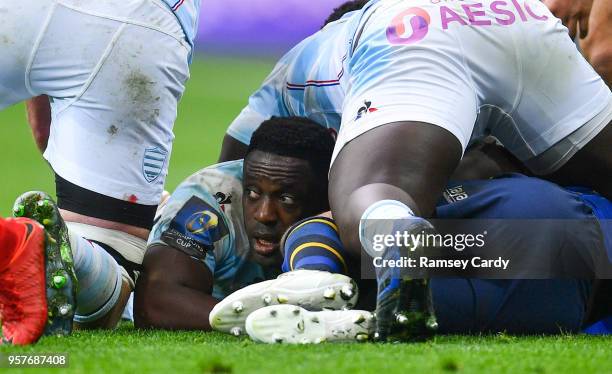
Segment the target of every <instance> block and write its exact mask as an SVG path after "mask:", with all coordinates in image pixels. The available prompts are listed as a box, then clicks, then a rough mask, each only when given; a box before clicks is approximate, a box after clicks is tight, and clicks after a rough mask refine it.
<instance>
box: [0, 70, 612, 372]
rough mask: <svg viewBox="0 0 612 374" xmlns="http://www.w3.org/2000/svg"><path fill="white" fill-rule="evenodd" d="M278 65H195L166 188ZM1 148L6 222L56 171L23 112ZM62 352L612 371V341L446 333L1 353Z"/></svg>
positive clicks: (210, 149)
mask: <svg viewBox="0 0 612 374" xmlns="http://www.w3.org/2000/svg"><path fill="white" fill-rule="evenodd" d="M271 66H272V64H271V63H270V62H262V61H245V60H229V59H227V60H226V59H212V58H208V59H204V60H196V61H195V62H194V64H193V68H192V79H191V80H190V82H189V85H188V88H187V92H186V95H185V97H184V98H183V100H182V102H181V106H180V108H179V119H178V121H177V123H176V126H175V133H176V141H175V143H174V149H173V153H172V158H171V162H170V174H169V176H168V180H167V189H169V190H172V189H173V188H174V187H176V185H177V184H178V183H179V182H180V181H181V180H182V179H183V178H185V177H186V176H188V175H190V174H191V173H193V172H194V171H195V170H198V169H199V168H201V167H203V166H206V165H209V164H211V163H214V162H215V161H216V158H217V156H218V153H219V149H220V142H221V139H222V136H223V133H224V131H225V128H226V127H227V125H228V124H229V122H230V121H231V120H232V119H233V117H234V116H235V115H237V114H238V112H239V111H240V109H241V108H242V107H243V106H244V105H245V103H246V99H247V97H248V95H249V94H250V93H251V92H252V91H253V90H254V89H255V88H257V87H258V86H259V84H260V82H261V81H262V79H263V78H264V77H265V75H266V74H267V72H268V71H269V70H270V68H271ZM0 149H2V150H3V157H2V176H1V177H0V181H1V183H0V215H2V216H7V215H9V214H10V209H11V205H12V202H13V200H14V198H15V197H16V196H17V195H19V194H20V193H22V192H24V191H27V190H31V189H42V190H46V191H49V192H53V191H54V187H53V179H52V174H51V172H50V170H49V168H48V166H47V165H46V163H45V162H44V161H43V159H42V157H41V156H40V154H39V153H38V152H37V150H36V147H35V146H34V142H33V141H32V139H31V136H30V134H29V129H28V127H27V125H26V123H25V116H24V109H23V105H17V106H14V107H11V108H9V109H7V110H5V111H3V112H0ZM0 287H1V285H0ZM526 307H528V306H526ZM64 352H65V353H68V354H69V370H70V371H72V372H79V373H90V372H126V373H141V372H181V373H183V372H184V373H229V372H233V373H251V372H261V373H274V372H275V373H284V372H315V371H316V372H319V373H339V372H347V373H348V372H351V373H370V372H376V373H420V372H429V373H438V372H462V373H463V372H464V373H472V372H478V373H491V372H501V373H563V372H565V373H612V340H611V339H610V338H603V337H587V336H571V335H560V336H556V337H511V336H506V335H497V336H482V337H481V336H473V337H465V336H448V337H447V336H439V337H436V338H435V339H433V340H431V341H428V342H424V343H414V344H322V345H317V346H279V345H277V346H268V345H260V344H255V343H252V342H250V341H248V340H247V339H238V338H234V337H232V336H226V335H222V334H217V333H201V332H165V331H137V330H134V329H133V327H132V326H131V325H130V324H123V325H122V326H121V327H120V328H119V329H118V330H116V331H110V332H109V331H95V332H89V331H87V332H82V331H81V332H76V333H75V334H73V335H72V336H70V337H68V338H56V337H48V338H43V339H42V340H41V341H40V342H39V343H38V344H36V345H34V346H30V347H24V348H19V347H7V346H2V347H0V355H1V354H7V353H64ZM4 370H6V372H8V373H17V372H19V370H15V369H11V370H8V369H4V368H2V367H0V372H3V371H4ZM50 370H51V369H26V370H24V371H31V372H35V373H42V372H46V371H50Z"/></svg>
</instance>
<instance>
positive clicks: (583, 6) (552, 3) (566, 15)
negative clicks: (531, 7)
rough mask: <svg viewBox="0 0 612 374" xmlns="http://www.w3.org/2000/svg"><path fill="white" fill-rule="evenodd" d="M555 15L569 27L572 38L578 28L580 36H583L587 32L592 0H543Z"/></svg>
mask: <svg viewBox="0 0 612 374" xmlns="http://www.w3.org/2000/svg"><path fill="white" fill-rule="evenodd" d="M543 1H544V4H546V6H547V7H548V9H550V11H551V12H552V13H553V14H554V15H555V17H557V18H560V19H561V20H562V21H563V24H564V25H565V27H567V28H568V29H569V33H570V36H571V37H572V39H573V38H574V37H576V33H577V32H578V30H580V37H581V38H585V37H586V36H587V34H588V33H589V16H590V14H591V8H592V7H593V0H543Z"/></svg>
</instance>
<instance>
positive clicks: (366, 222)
mask: <svg viewBox="0 0 612 374" xmlns="http://www.w3.org/2000/svg"><path fill="white" fill-rule="evenodd" d="M413 217H415V214H414V212H413V211H412V209H410V208H409V207H408V206H407V205H406V204H404V203H402V202H401V201H397V200H379V201H377V202H375V203H374V204H372V205H370V206H369V207H368V208H367V209H366V210H365V212H363V214H362V215H361V220H360V221H359V241H360V242H361V246H362V247H363V249H364V250H365V251H366V252H367V253H368V254H369V255H370V256H372V257H377V256H380V255H381V254H382V251H380V250H376V249H375V248H374V236H375V235H377V234H391V233H392V232H393V225H394V222H393V220H397V219H407V218H413ZM372 220H373V221H372Z"/></svg>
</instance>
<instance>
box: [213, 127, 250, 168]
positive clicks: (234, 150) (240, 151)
mask: <svg viewBox="0 0 612 374" xmlns="http://www.w3.org/2000/svg"><path fill="white" fill-rule="evenodd" d="M247 148H248V145H246V144H244V143H242V142H241V141H239V140H237V139H235V138H233V137H232V136H231V135H229V134H225V137H224V138H223V145H222V146H221V155H220V156H219V162H225V161H233V160H239V159H241V158H244V155H245V154H246V151H247Z"/></svg>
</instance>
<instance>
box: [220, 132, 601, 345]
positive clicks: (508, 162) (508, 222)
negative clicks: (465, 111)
mask: <svg viewBox="0 0 612 374" xmlns="http://www.w3.org/2000/svg"><path fill="white" fill-rule="evenodd" d="M472 152H474V151H472ZM476 152H482V153H484V154H486V155H487V157H489V158H490V159H491V162H496V163H499V164H500V165H504V166H503V168H504V169H505V170H506V171H520V169H521V165H520V164H518V163H516V160H515V159H514V158H513V157H512V155H509V154H507V152H506V151H505V150H504V149H503V148H501V147H499V146H498V145H496V144H494V143H489V142H487V143H483V144H480V145H479V147H478V149H477V150H476ZM474 168H475V169H478V170H477V171H478V172H479V173H480V174H477V175H475V174H474V170H469V172H468V174H467V175H462V174H461V173H458V174H456V175H457V176H458V177H468V178H470V177H476V178H478V179H479V180H467V181H456V182H451V183H449V185H448V186H447V188H446V189H445V191H444V194H443V197H442V198H441V199H440V201H438V203H437V207H436V214H435V217H436V218H437V219H443V220H444V219H446V220H453V221H452V222H451V226H452V231H453V232H460V233H468V232H474V229H475V226H474V224H473V223H472V222H473V221H472V220H476V222H479V221H482V220H489V221H490V223H487V226H486V229H487V230H488V235H487V238H486V241H485V247H484V250H483V252H482V253H487V252H490V251H494V252H495V253H498V254H499V253H511V252H508V251H515V250H519V253H516V252H515V253H514V254H513V255H512V263H513V264H514V266H515V269H516V266H517V264H519V263H520V264H528V263H531V264H536V265H537V266H538V268H540V267H541V265H543V264H546V266H550V269H551V270H553V271H552V272H551V273H550V274H554V273H555V271H560V272H558V273H556V274H561V273H563V272H564V271H570V273H571V274H573V275H577V274H580V276H582V275H585V274H592V273H591V271H593V270H594V269H595V268H597V267H599V266H600V264H604V263H608V266H607V270H603V271H602V270H601V269H603V267H599V269H600V274H605V273H606V271H607V274H612V273H611V272H610V269H611V267H612V227H611V222H610V220H609V217H610V215H611V214H612V203H610V201H608V200H607V199H605V198H603V197H601V196H600V195H598V194H596V193H593V192H592V191H588V190H586V189H575V188H574V189H569V190H566V189H563V188H560V187H558V186H556V185H554V184H552V183H550V182H546V181H543V180H540V179H537V178H531V177H526V176H523V175H520V174H516V173H515V174H506V175H504V176H501V177H497V178H494V179H490V180H487V179H488V178H489V177H490V176H491V172H492V171H493V173H495V174H497V170H495V169H496V168H495V167H491V166H489V165H487V164H480V165H476V166H475V167H474ZM474 168H473V169H474ZM483 179H484V180H483ZM527 191H528V193H527ZM501 219H503V220H501ZM519 219H521V220H528V221H525V222H527V225H517V224H513V222H516V220H519ZM551 219H552V220H551ZM568 219H571V220H572V221H571V222H573V223H572V224H569V225H567V224H565V223H563V222H568V221H567V220H568ZM606 219H607V220H606ZM513 220H514V221H513ZM534 220H538V221H534ZM559 220H561V221H559ZM313 221H314V220H313ZM559 223H560V224H559ZM300 230H302V231H306V232H300ZM317 232H318V233H319V234H320V233H321V230H318V229H317V228H316V227H314V222H308V221H307V220H306V221H304V222H302V223H300V225H299V229H294V228H290V229H289V232H288V234H286V236H285V239H284V241H283V247H284V256H285V262H289V267H288V269H284V270H290V269H291V268H293V266H294V265H295V264H296V263H299V262H307V263H309V264H310V265H311V266H312V268H315V269H316V268H319V269H321V270H328V271H333V270H330V269H329V267H328V264H327V261H329V259H326V261H321V260H320V259H317V258H316V257H315V256H312V255H311V256H310V257H304V255H303V253H304V252H307V251H308V250H309V249H310V248H304V243H306V244H307V246H310V247H313V246H314V245H315V243H313V242H316V241H317V235H316V234H317ZM442 232H445V231H442ZM324 235H328V236H329V235H330V234H329V233H327V234H324ZM318 237H321V235H319V236H318ZM559 238H563V239H562V240H559ZM307 242H309V243H307ZM327 242H330V240H327ZM296 243H297V244H299V247H297V245H296ZM334 249H335V250H336V251H337V252H339V253H344V249H343V248H342V246H341V245H340V246H336V247H335V248H334ZM591 256H592V257H591ZM520 264H519V265H518V267H519V268H521V269H522V267H521V265H520ZM585 265H586V266H585ZM568 266H569V268H568ZM563 268H565V270H561V269H563ZM570 273H567V272H566V273H564V274H565V276H564V278H566V279H541V280H524V279H479V278H487V276H486V275H485V274H484V273H481V274H480V275H478V274H475V273H470V274H471V277H467V278H466V277H464V278H452V277H451V278H448V276H450V274H452V273H449V274H448V275H446V276H447V278H434V279H431V280H430V290H431V295H432V309H433V310H434V311H435V312H436V313H435V315H436V318H437V323H438V325H439V326H438V329H437V331H438V332H440V333H460V334H469V333H497V332H507V333H512V334H554V333H559V332H561V331H564V332H579V331H581V330H582V329H584V328H585V327H589V326H590V325H591V324H593V323H596V322H597V321H602V322H600V324H604V323H605V321H606V320H605V317H606V316H610V315H611V313H612V310H610V305H612V304H611V302H612V299H610V297H612V294H610V289H609V286H610V285H609V282H608V284H604V283H602V282H599V281H596V282H593V281H591V280H589V279H567V277H568V276H569V274H570ZM488 274H489V275H490V274H491V273H488ZM497 274H500V275H502V277H503V276H504V275H503V274H504V273H503V272H499V273H497ZM532 274H533V273H532ZM538 274H540V275H545V274H544V273H538ZM587 276H588V275H587ZM478 277H479V278H478ZM301 284H303V283H299V282H296V283H295V285H296V287H300V285H301ZM256 287H257V286H256V285H255V286H249V287H246V288H244V289H243V290H241V291H240V293H241V294H242V299H241V300H242V301H243V302H245V303H247V302H251V301H250V299H256V298H257V295H256V292H253V291H252V290H251V289H253V290H255V289H256ZM606 287H608V288H606ZM249 293H253V296H248V295H249ZM227 300H233V297H232V296H230V297H228V299H227ZM228 302H229V301H228ZM226 303H227V302H226V301H225V300H223V301H222V302H221V303H220V304H219V305H221V304H226ZM226 308H229V305H228V306H226ZM355 313H358V311H353V312H352V313H351V314H348V313H346V312H343V311H336V312H323V313H318V312H312V311H307V310H304V309H302V308H297V307H295V306H293V307H291V306H286V305H283V306H270V307H266V308H262V309H261V310H257V311H256V312H254V313H252V314H251V315H249V316H248V318H247V319H246V322H245V325H246V330H247V332H248V333H249V335H250V336H251V337H252V338H253V339H254V340H256V341H260V342H267V343H278V342H284V343H304V342H321V341H334V340H339V339H338V338H341V339H340V340H353V341H355V340H357V341H360V340H365V339H367V337H368V335H369V333H371V331H370V330H368V328H371V327H372V326H371V325H372V324H371V321H369V320H368V318H367V316H370V314H369V313H368V312H366V311H362V312H361V315H360V318H355V316H356V314H355ZM242 317H243V318H244V317H246V316H242ZM330 319H331V320H334V321H344V322H343V325H342V326H341V328H338V327H339V326H338V324H337V323H336V324H335V327H336V329H335V330H331V329H327V330H326V329H322V328H321V325H322V323H323V322H324V321H326V320H330ZM312 320H316V321H317V322H316V323H312V322H311V321H312ZM595 325H597V324H595ZM295 326H303V327H302V328H300V329H296V328H295ZM347 331H350V332H353V333H355V332H358V333H359V334H358V335H352V334H351V335H349V336H348V337H350V338H352V339H348V338H347V335H348V334H347V333H346V332H347ZM586 331H588V332H591V333H592V332H593V331H592V329H591V328H588V329H587V330H586ZM599 333H605V331H601V329H600V331H599ZM607 333H610V331H608V332H607ZM419 334H422V331H418V330H414V331H412V332H411V335H412V336H411V338H412V339H414V338H417V337H419Z"/></svg>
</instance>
